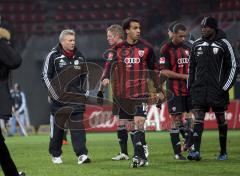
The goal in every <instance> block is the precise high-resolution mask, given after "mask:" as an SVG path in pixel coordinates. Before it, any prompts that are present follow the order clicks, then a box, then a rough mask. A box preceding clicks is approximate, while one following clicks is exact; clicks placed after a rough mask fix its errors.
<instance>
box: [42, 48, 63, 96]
mask: <svg viewBox="0 0 240 176" xmlns="http://www.w3.org/2000/svg"><path fill="white" fill-rule="evenodd" d="M54 53H55V51H51V52H50V53H49V54H48V55H47V57H46V59H45V61H44V65H43V71H42V78H43V80H44V83H45V84H46V86H47V88H48V92H49V96H50V97H51V98H53V99H54V100H58V99H59V96H58V95H57V93H56V91H55V90H54V88H53V86H52V84H51V80H52V79H53V75H54V58H53V57H54Z"/></svg>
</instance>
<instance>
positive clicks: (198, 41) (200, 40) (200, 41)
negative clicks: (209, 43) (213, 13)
mask: <svg viewBox="0 0 240 176" xmlns="http://www.w3.org/2000/svg"><path fill="white" fill-rule="evenodd" d="M203 42H204V40H203V38H202V37H200V38H198V39H197V40H195V41H194V42H193V46H196V45H198V44H200V43H203Z"/></svg>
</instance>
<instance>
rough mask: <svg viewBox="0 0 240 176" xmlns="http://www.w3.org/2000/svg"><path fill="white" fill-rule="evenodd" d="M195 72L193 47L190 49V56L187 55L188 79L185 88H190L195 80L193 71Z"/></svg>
mask: <svg viewBox="0 0 240 176" xmlns="http://www.w3.org/2000/svg"><path fill="white" fill-rule="evenodd" d="M195 72H196V60H195V55H194V47H192V49H191V53H190V57H189V66H188V73H189V75H188V79H187V88H188V90H190V89H191V87H192V85H193V82H194V80H195V74H196V73H195Z"/></svg>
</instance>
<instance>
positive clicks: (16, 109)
mask: <svg viewBox="0 0 240 176" xmlns="http://www.w3.org/2000/svg"><path fill="white" fill-rule="evenodd" d="M11 96H12V99H13V107H12V110H13V117H12V118H11V119H10V133H9V135H10V136H12V135H15V133H16V121H18V123H19V133H20V135H24V132H23V130H25V129H26V110H27V105H26V97H25V94H24V92H23V91H22V90H21V88H20V85H19V84H18V83H15V84H14V86H13V89H12V90H11ZM22 128H24V129H22Z"/></svg>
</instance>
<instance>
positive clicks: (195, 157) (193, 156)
mask: <svg viewBox="0 0 240 176" xmlns="http://www.w3.org/2000/svg"><path fill="white" fill-rule="evenodd" d="M187 159H188V160H195V161H200V160H201V156H200V152H198V151H191V152H189V153H188V156H187Z"/></svg>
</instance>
